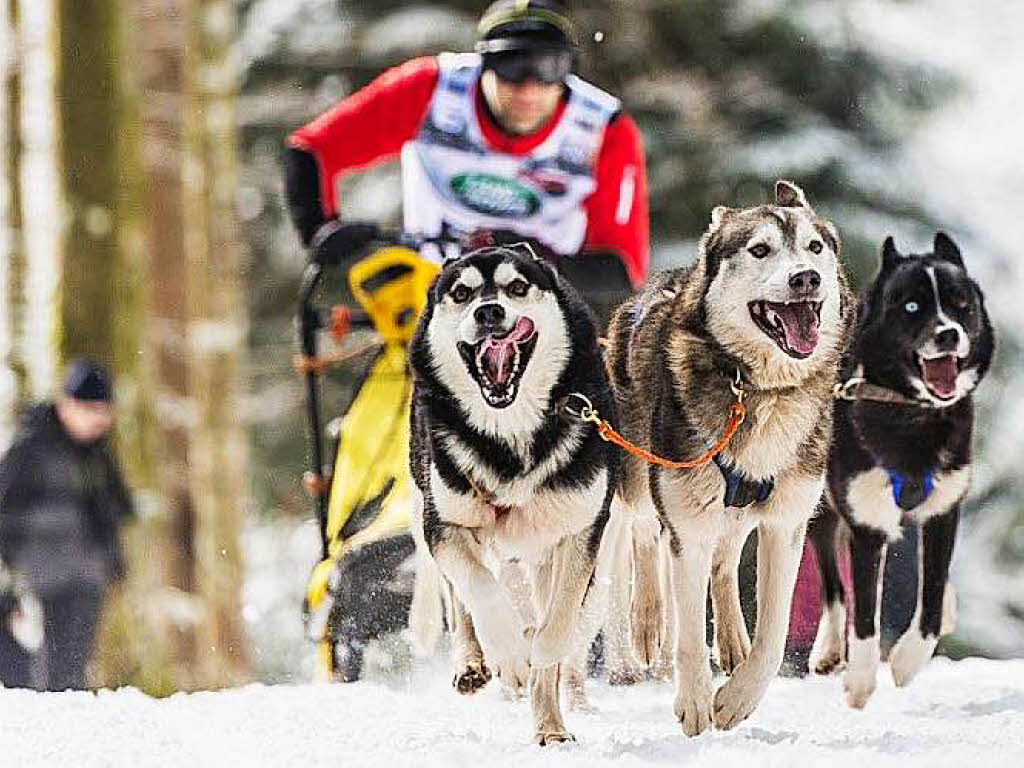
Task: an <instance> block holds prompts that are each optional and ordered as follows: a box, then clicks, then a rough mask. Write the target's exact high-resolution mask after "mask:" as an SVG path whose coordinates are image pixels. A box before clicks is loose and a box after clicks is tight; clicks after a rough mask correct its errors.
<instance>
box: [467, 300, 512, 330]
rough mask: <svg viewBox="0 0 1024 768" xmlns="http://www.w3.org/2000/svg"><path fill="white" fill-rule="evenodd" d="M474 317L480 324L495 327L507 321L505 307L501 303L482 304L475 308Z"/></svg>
mask: <svg viewBox="0 0 1024 768" xmlns="http://www.w3.org/2000/svg"><path fill="white" fill-rule="evenodd" d="M473 319H474V320H476V322H477V324H478V325H481V326H484V327H487V328H494V327H496V326H499V325H501V324H502V323H503V322H505V308H504V307H503V306H501V304H497V303H493V302H492V303H490V304H481V305H480V306H479V307H477V308H476V309H474V310H473Z"/></svg>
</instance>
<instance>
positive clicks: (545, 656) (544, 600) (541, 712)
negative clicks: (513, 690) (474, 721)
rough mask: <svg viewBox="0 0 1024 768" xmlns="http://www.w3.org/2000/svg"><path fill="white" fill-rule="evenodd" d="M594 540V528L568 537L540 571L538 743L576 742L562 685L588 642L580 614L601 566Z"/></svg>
mask: <svg viewBox="0 0 1024 768" xmlns="http://www.w3.org/2000/svg"><path fill="white" fill-rule="evenodd" d="M590 538H591V529H590V528H589V527H588V528H587V529H585V530H584V531H582V532H581V533H578V534H575V535H572V536H566V537H565V538H564V539H562V541H561V542H559V543H558V545H557V546H556V547H555V550H554V552H553V553H552V556H551V558H550V563H545V564H542V565H541V566H539V567H538V568H537V569H536V571H535V578H534V589H535V590H536V591H537V598H538V599H537V605H538V607H539V608H540V607H541V606H542V609H541V610H539V611H538V613H539V619H540V626H539V627H538V628H537V634H536V636H535V637H534V640H533V652H532V654H531V657H530V662H531V667H532V669H531V674H530V698H531V703H532V705H533V720H534V726H535V732H536V738H537V741H538V743H540V744H542V745H543V744H550V743H554V742H559V741H570V740H572V739H573V736H572V734H570V733H569V732H568V731H567V730H566V728H565V723H564V721H563V720H562V711H561V706H560V702H559V695H558V693H559V681H560V677H561V671H560V670H561V667H562V665H563V663H568V662H570V661H571V657H572V655H573V651H574V650H575V649H576V645H574V642H575V643H576V644H577V645H578V644H579V643H581V642H583V639H582V637H581V636H580V632H579V629H581V624H582V623H581V621H580V614H581V613H582V612H583V611H584V610H585V606H584V601H585V598H586V596H587V590H588V587H590V586H591V580H592V578H593V576H594V568H595V565H596V562H595V557H594V553H592V552H591V551H590V549H589V542H590ZM583 623H585V622H583Z"/></svg>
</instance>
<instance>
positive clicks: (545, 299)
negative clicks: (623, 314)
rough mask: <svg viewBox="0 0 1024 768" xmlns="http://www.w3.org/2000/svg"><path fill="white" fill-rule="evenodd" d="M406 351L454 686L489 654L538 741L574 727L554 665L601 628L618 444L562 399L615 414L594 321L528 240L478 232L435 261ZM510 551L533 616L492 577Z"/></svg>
mask: <svg viewBox="0 0 1024 768" xmlns="http://www.w3.org/2000/svg"><path fill="white" fill-rule="evenodd" d="M410 359H411V363H412V368H413V373H414V381H415V385H414V386H415V389H414V392H413V405H412V440H411V445H410V463H411V468H412V474H413V478H414V480H415V483H416V486H417V488H418V489H419V491H420V493H421V496H422V498H421V509H422V540H423V541H424V542H425V544H426V546H427V547H428V548H429V550H430V553H431V554H432V556H433V560H434V562H435V563H436V565H437V567H438V569H439V570H440V572H441V575H443V576H444V578H445V580H446V581H447V582H448V583H449V584H450V585H451V588H452V591H453V593H454V598H455V602H456V606H455V615H456V621H455V626H454V627H453V629H454V632H455V647H456V654H457V656H458V658H457V660H456V663H457V664H458V665H461V666H462V667H463V669H462V670H461V671H458V667H457V675H456V688H458V689H459V690H460V691H462V692H471V691H472V690H475V688H476V687H479V686H480V685H483V684H484V683H486V681H487V678H488V677H489V674H490V670H489V669H488V668H487V667H486V666H485V665H484V660H486V664H487V665H488V666H489V667H490V669H491V670H494V671H496V672H497V673H498V674H499V675H500V677H501V678H502V681H503V683H504V684H505V685H506V687H507V688H511V689H513V690H517V689H522V688H523V687H524V686H525V685H526V684H527V683H529V687H530V695H531V702H532V707H533V714H534V725H535V736H536V739H537V741H538V742H539V743H541V744H547V743H552V742H558V741H565V740H568V739H571V738H572V736H571V735H570V734H569V732H568V731H567V730H566V728H565V725H564V723H563V719H562V714H561V708H560V704H559V680H560V678H567V677H568V676H569V667H570V666H571V663H572V662H574V661H576V662H578V660H579V658H580V657H581V656H583V655H584V654H585V653H586V650H587V647H588V645H589V641H590V640H591V639H592V638H593V636H594V634H596V631H597V628H598V623H599V621H600V613H601V610H600V607H599V606H600V602H601V597H600V593H601V592H602V590H601V585H602V584H604V583H605V582H606V581H607V578H601V577H599V576H598V575H597V574H596V573H595V570H596V567H597V558H598V553H599V549H600V546H601V542H602V537H603V533H604V529H605V526H606V523H607V521H608V517H609V508H610V505H611V500H612V497H613V495H614V492H615V488H616V485H617V461H618V457H617V455H616V454H615V452H614V450H615V449H614V448H612V447H611V446H610V445H609V444H608V443H606V442H604V441H603V440H602V439H601V438H600V437H599V436H598V434H597V430H596V428H595V426H594V425H593V424H590V423H585V422H583V421H581V420H579V419H577V418H573V417H571V416H570V415H567V414H568V410H567V408H566V407H567V406H568V408H569V409H571V410H577V409H578V408H579V407H580V406H581V405H582V404H583V402H584V401H583V400H582V398H580V395H582V396H584V397H585V398H587V399H588V400H589V401H590V403H591V404H592V405H593V406H594V407H596V408H597V409H598V411H600V413H601V414H602V416H604V417H605V418H607V419H610V420H613V421H614V402H613V400H612V396H611V388H610V386H609V384H608V380H607V375H606V373H605V369H604V366H603V364H602V360H601V353H600V350H599V348H598V344H597V330H596V328H595V326H594V322H593V320H592V318H591V316H590V314H589V312H588V310H587V309H586V307H585V305H584V304H583V301H582V300H581V299H580V297H579V296H578V295H576V294H575V292H574V291H573V290H572V288H571V287H569V285H568V284H567V283H566V282H564V281H563V280H562V279H561V278H560V277H559V276H558V275H557V274H556V273H555V271H554V270H553V269H552V268H551V267H550V266H549V265H548V264H546V263H545V262H543V261H541V260H539V259H538V258H536V257H535V256H534V255H533V253H532V252H531V251H530V250H529V248H528V247H524V246H510V247H491V248H483V249H480V250H478V251H474V252H472V253H470V254H468V255H466V256H464V257H463V258H461V259H459V260H457V261H454V262H450V263H448V264H446V266H445V267H444V268H443V269H442V271H441V273H440V274H439V275H438V278H437V280H436V281H435V283H434V285H433V287H432V288H431V290H430V292H429V295H428V300H427V306H426V309H425V311H424V313H423V315H422V317H421V318H420V323H419V326H418V329H417V332H416V336H415V338H414V339H413V342H412V350H411V358H410ZM510 563H518V564H520V565H522V566H525V569H526V571H527V574H528V582H529V586H530V588H531V591H532V597H533V601H532V602H533V610H532V611H530V612H528V613H531V614H532V615H533V617H535V627H531V626H529V624H528V619H527V618H526V617H524V616H523V613H524V612H521V611H519V610H517V608H516V604H515V595H514V594H512V591H513V590H511V589H508V588H506V587H507V585H506V584H505V583H503V582H505V579H503V578H502V574H503V573H504V572H505V571H506V570H507V569H506V568H505V566H507V565H509V564H510ZM477 641H479V642H477ZM578 666H579V665H578V663H577V667H578Z"/></svg>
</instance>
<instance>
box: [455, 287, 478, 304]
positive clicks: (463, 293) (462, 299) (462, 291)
mask: <svg viewBox="0 0 1024 768" xmlns="http://www.w3.org/2000/svg"><path fill="white" fill-rule="evenodd" d="M472 295H473V292H472V291H471V290H470V289H469V288H467V287H466V286H464V285H457V286H455V290H454V291H452V300H453V301H454V302H455V303H456V304H465V303H466V302H467V301H469V297H470V296H472Z"/></svg>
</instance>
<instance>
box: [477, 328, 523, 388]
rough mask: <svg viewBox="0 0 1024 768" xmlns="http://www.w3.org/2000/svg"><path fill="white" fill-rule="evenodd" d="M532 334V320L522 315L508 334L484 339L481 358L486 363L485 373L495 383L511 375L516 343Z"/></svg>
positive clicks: (499, 382)
mask: <svg viewBox="0 0 1024 768" xmlns="http://www.w3.org/2000/svg"><path fill="white" fill-rule="evenodd" d="M531 336H533V321H532V320H531V319H530V318H528V317H522V316H520V318H519V319H518V320H517V321H516V324H515V326H514V327H513V328H512V330H511V331H509V333H508V335H506V336H502V337H501V338H500V339H496V338H494V337H493V336H491V337H490V338H487V339H485V340H484V342H483V344H484V346H483V353H482V355H481V357H482V358H483V360H484V362H485V364H486V365H487V375H488V377H489V378H490V379H491V381H493V382H494V383H495V384H504V383H505V382H507V381H508V380H509V377H510V376H511V375H512V361H513V360H514V359H515V352H516V345H517V344H519V343H520V342H523V341H526V340H527V339H529V338H530V337H531Z"/></svg>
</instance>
